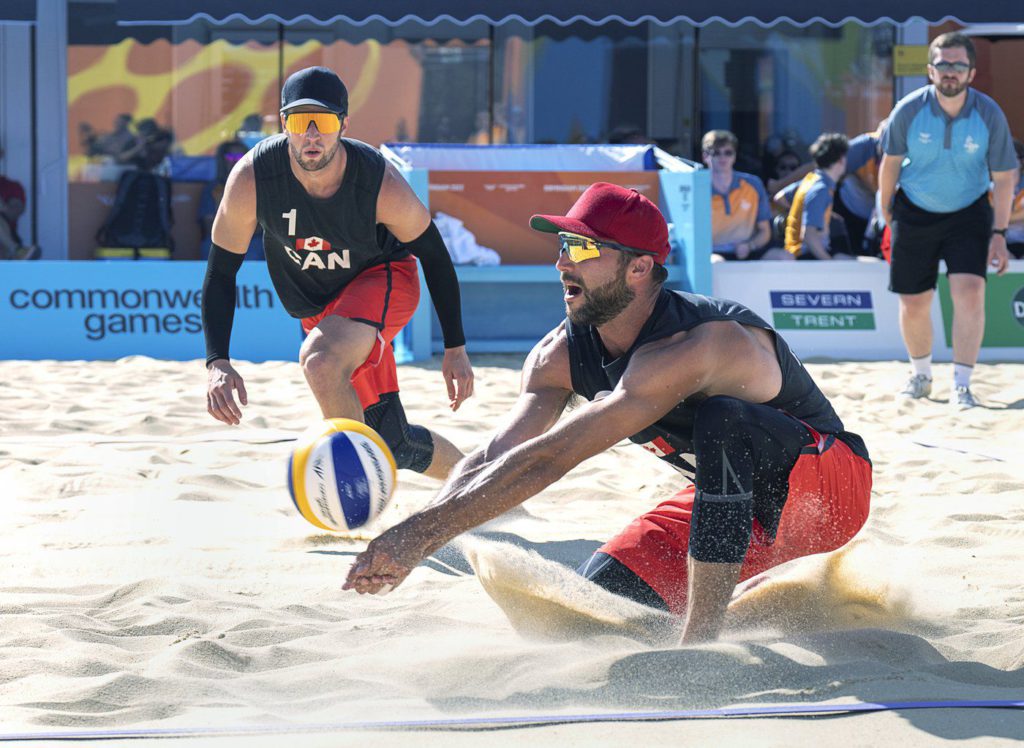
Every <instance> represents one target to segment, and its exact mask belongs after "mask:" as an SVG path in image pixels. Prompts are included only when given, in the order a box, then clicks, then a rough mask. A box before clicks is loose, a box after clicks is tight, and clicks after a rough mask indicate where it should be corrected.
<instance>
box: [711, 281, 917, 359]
mask: <svg viewBox="0 0 1024 748" xmlns="http://www.w3.org/2000/svg"><path fill="white" fill-rule="evenodd" d="M712 275H713V279H714V295H715V296H721V297H724V298H727V299H732V300H734V301H738V302H740V303H741V304H744V305H746V306H748V307H750V308H751V309H752V310H753V311H754V312H756V313H757V314H758V315H760V316H761V317H762V318H763V319H764V320H765V321H766V322H768V323H770V324H771V325H772V326H773V327H775V329H777V330H778V331H779V332H781V333H782V335H783V336H784V337H785V338H786V340H787V342H788V343H789V345H790V346H791V347H792V349H793V351H794V352H795V353H796V354H797V355H798V356H800V357H802V358H808V357H812V356H822V357H828V358H840V359H853V360H879V359H899V358H904V357H905V355H906V354H905V352H904V350H903V339H902V338H901V337H900V330H899V324H898V319H899V305H898V301H897V296H896V295H895V294H893V293H890V292H889V290H888V283H889V267H888V265H886V264H885V263H884V262H877V261H860V262H771V261H762V262H720V263H716V264H715V265H713V266H712Z"/></svg>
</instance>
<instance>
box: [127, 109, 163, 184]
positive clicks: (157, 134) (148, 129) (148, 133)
mask: <svg viewBox="0 0 1024 748" xmlns="http://www.w3.org/2000/svg"><path fill="white" fill-rule="evenodd" d="M135 129H136V130H137V132H138V137H137V138H136V139H135V144H134V145H133V146H132V147H131V148H129V149H128V150H126V151H123V152H122V153H121V155H120V156H119V157H118V159H117V160H118V161H120V162H121V163H126V164H127V163H130V164H133V165H134V166H135V167H136V168H138V169H140V170H141V171H156V170H157V169H158V168H159V167H161V165H162V164H163V163H164V159H166V158H167V157H168V156H169V155H171V145H172V144H173V143H174V133H172V132H171V131H170V130H168V129H166V128H163V127H160V125H159V124H157V121H156V120H155V119H152V118H147V119H141V120H139V121H138V123H137V124H136V126H135Z"/></svg>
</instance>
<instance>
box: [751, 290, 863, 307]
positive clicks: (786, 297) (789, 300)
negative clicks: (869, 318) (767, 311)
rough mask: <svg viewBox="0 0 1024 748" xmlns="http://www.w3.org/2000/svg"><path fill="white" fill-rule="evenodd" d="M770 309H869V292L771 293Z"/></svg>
mask: <svg viewBox="0 0 1024 748" xmlns="http://www.w3.org/2000/svg"><path fill="white" fill-rule="evenodd" d="M771 294H772V309H849V310H853V311H856V310H859V309H863V310H868V309H871V308H872V306H871V292H870V291H832V290H826V291H772V292H771Z"/></svg>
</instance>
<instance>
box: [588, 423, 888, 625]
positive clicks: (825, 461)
mask: <svg viewBox="0 0 1024 748" xmlns="http://www.w3.org/2000/svg"><path fill="white" fill-rule="evenodd" d="M831 441H832V443H831V445H830V446H829V447H828V448H826V449H825V450H824V452H822V453H820V454H819V453H818V452H817V450H816V449H814V450H805V451H806V452H809V453H808V454H801V455H800V457H798V458H797V461H796V465H794V466H793V470H792V471H790V474H789V494H788V495H787V498H786V504H785V506H784V507H783V509H782V518H781V519H780V520H779V528H778V532H776V534H775V538H774V540H773V539H772V538H770V537H769V536H768V533H767V532H765V530H764V529H763V528H762V527H761V525H760V523H759V522H758V521H757V520H756V519H755V520H754V528H753V536H752V538H751V541H750V547H749V548H748V549H747V555H746V557H745V558H744V560H743V566H742V567H741V569H740V579H741V580H743V579H749V578H750V577H752V576H755V575H757V574H760V573H761V572H762V571H765V570H766V569H770V568H772V567H773V566H778V565H780V564H783V563H785V562H786V561H792V560H793V559H794V558H800V557H801V556H810V555H812V554H815V553H825V552H826V551H833V550H835V549H836V548H839V547H841V546H843V545H845V544H846V543H847V542H848V541H849V540H850V539H851V538H853V536H854V535H856V534H857V531H858V530H860V528H861V527H862V526H863V525H864V523H865V522H866V521H867V518H868V508H869V505H870V502H871V463H869V462H868V461H867V460H865V459H863V458H862V457H858V456H857V455H855V454H854V453H853V450H851V449H850V448H849V447H848V446H847V445H846V444H844V443H843V442H841V441H839V440H838V439H834V440H831ZM695 491H696V487H695V486H689V487H688V488H686V489H684V490H683V491H680V492H679V493H677V494H676V495H675V496H673V497H672V498H671V499H669V500H668V501H665V502H662V503H661V504H659V505H658V506H657V507H655V508H654V509H653V510H652V511H650V512H647V513H646V514H644V515H641V516H640V517H638V518H637V519H635V520H633V522H631V523H630V524H629V525H628V526H627V527H626V529H625V530H623V531H622V532H621V533H619V534H618V535H617V536H615V537H614V538H612V539H611V540H609V541H608V542H607V543H605V544H604V545H603V546H602V547H601V548H599V549H598V550H599V551H600V552H602V553H607V554H608V555H609V556H613V557H614V558H616V559H617V560H618V561H620V562H621V563H623V564H624V565H625V566H627V567H628V568H629V569H630V570H631V571H632V572H633V573H635V574H636V575H637V576H639V577H640V578H641V579H643V580H644V581H645V582H646V583H647V584H648V585H650V587H651V588H652V589H653V590H654V591H655V592H657V593H658V595H660V596H661V598H662V599H663V600H664V601H665V603H666V604H667V605H668V607H669V609H670V610H671V611H672V612H673V613H676V614H679V615H682V614H683V613H685V612H686V594H687V590H686V585H687V568H686V561H687V559H686V557H687V550H688V548H689V545H690V516H691V515H692V514H693V500H694V493H695Z"/></svg>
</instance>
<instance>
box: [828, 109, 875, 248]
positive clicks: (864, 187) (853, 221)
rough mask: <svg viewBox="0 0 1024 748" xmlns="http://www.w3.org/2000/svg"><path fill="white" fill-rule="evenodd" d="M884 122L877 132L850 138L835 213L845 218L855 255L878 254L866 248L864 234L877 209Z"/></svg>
mask: <svg viewBox="0 0 1024 748" xmlns="http://www.w3.org/2000/svg"><path fill="white" fill-rule="evenodd" d="M884 125H885V122H884V120H883V121H882V122H880V123H879V124H878V128H877V129H876V130H875V131H874V132H866V133H864V134H862V135H858V136H857V137H855V138H854V139H853V140H851V141H850V150H849V151H848V152H847V154H846V173H845V175H844V176H843V177H842V179H841V180H840V182H839V189H838V191H837V192H836V198H835V203H834V207H835V212H836V213H837V214H838V215H841V216H842V217H843V219H844V220H845V221H846V233H847V236H848V237H849V240H850V247H851V250H852V252H853V254H855V255H874V256H877V254H878V253H877V252H875V251H869V250H867V249H866V248H865V246H864V237H865V235H866V234H867V233H868V226H869V225H870V223H871V220H872V217H873V215H874V212H875V195H876V193H877V192H878V166H879V164H881V162H882V128H883V127H884Z"/></svg>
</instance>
